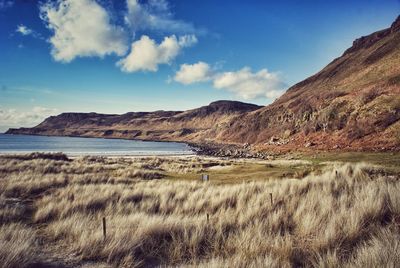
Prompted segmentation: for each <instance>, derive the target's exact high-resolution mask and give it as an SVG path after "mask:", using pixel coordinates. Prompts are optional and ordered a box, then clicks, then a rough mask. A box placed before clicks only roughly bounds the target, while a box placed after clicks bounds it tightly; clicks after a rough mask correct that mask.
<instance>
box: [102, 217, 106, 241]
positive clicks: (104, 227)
mask: <svg viewBox="0 0 400 268" xmlns="http://www.w3.org/2000/svg"><path fill="white" fill-rule="evenodd" d="M106 236H107V229H106V217H103V237H104V240H106Z"/></svg>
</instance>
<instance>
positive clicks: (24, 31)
mask: <svg viewBox="0 0 400 268" xmlns="http://www.w3.org/2000/svg"><path fill="white" fill-rule="evenodd" d="M15 31H16V32H17V33H20V34H22V35H30V34H32V33H33V31H32V30H31V29H29V28H28V27H26V26H25V25H23V24H20V25H18V26H17V29H16V30H15Z"/></svg>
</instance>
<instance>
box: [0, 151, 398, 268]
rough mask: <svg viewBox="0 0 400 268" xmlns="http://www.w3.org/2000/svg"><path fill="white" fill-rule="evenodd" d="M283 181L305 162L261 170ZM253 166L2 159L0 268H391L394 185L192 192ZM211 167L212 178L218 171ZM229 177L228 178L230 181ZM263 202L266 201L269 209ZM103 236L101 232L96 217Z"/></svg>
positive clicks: (349, 182)
mask: <svg viewBox="0 0 400 268" xmlns="http://www.w3.org/2000/svg"><path fill="white" fill-rule="evenodd" d="M258 164H259V165H263V166H264V167H265V168H266V169H268V168H271V169H273V168H274V166H275V165H280V166H281V167H282V166H284V165H286V166H287V170H288V171H290V170H292V169H293V168H295V167H296V166H297V165H305V166H307V165H309V162H307V161H303V162H296V161H295V162H293V163H292V162H290V161H275V162H274V161H272V162H271V161H269V162H267V161H259V162H258ZM247 165H251V163H250V162H246V161H242V160H235V161H233V160H224V159H219V160H215V159H208V158H198V157H196V158H165V157H164V158H159V157H151V158H101V157H83V158H75V159H68V158H67V157H66V156H64V155H62V154H58V155H51V154H50V155H49V154H32V155H26V156H21V155H20V156H1V157H0V167H1V168H0V188H1V189H2V191H1V194H0V263H1V266H2V267H33V266H35V265H42V266H45V265H47V266H46V267H77V266H84V267H155V266H158V265H162V266H167V267H168V266H179V267H294V266H295V267H299V266H300V267H382V266H383V267H395V266H397V264H398V263H399V262H400V242H399V241H400V177H399V175H398V174H397V173H390V172H388V171H384V170H382V169H381V167H379V166H375V165H372V164H362V163H352V164H346V163H326V162H325V163H323V166H321V169H317V170H316V171H311V172H310V173H309V174H308V175H305V177H303V176H299V177H297V178H295V177H290V178H285V177H280V176H279V178H278V177H273V176H271V177H270V178H263V179H257V180H254V181H249V180H245V181H243V180H241V179H240V177H241V176H242V175H241V174H242V173H238V172H234V173H233V174H236V177H237V178H236V180H234V181H233V182H231V183H229V184H226V183H221V182H219V181H217V182H215V181H213V177H212V176H211V181H209V182H200V181H198V180H188V179H179V174H181V175H182V174H190V173H194V174H201V173H203V172H212V171H213V170H218V169H221V170H223V169H224V168H227V169H228V170H229V168H231V166H241V167H243V168H246V167H247ZM216 167H217V168H216ZM233 174H231V175H230V176H234V175H233ZM271 195H272V202H271ZM103 217H105V218H106V222H107V223H106V225H107V233H106V238H105V239H104V237H103V233H102V218H103Z"/></svg>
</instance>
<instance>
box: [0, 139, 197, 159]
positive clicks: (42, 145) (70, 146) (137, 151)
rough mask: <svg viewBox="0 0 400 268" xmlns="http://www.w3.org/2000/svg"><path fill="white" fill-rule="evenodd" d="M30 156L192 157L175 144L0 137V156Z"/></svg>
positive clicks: (185, 148)
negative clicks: (58, 153)
mask: <svg viewBox="0 0 400 268" xmlns="http://www.w3.org/2000/svg"><path fill="white" fill-rule="evenodd" d="M32 152H62V153H65V154H67V155H72V156H73V155H77V156H79V155H103V156H147V155H191V154H195V153H194V151H193V150H192V149H191V147H190V146H189V145H188V144H185V143H179V142H156V141H139V140H122V139H102V138H81V137H54V136H33V135H10V134H0V154H17V153H18V154H20V153H32Z"/></svg>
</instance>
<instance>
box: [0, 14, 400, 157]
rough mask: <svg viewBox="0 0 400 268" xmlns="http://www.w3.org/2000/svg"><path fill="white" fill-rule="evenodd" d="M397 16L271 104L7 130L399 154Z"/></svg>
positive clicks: (50, 121)
mask: <svg viewBox="0 0 400 268" xmlns="http://www.w3.org/2000/svg"><path fill="white" fill-rule="evenodd" d="M399 119H400V16H399V17H398V18H397V20H396V21H395V22H394V23H393V24H392V25H391V27H390V28H388V29H384V30H382V31H378V32H375V33H372V34H370V35H368V36H364V37H361V38H359V39H357V40H355V41H354V43H353V45H352V47H350V48H349V49H347V50H346V51H345V52H344V53H343V55H342V56H341V57H339V58H337V59H335V60H333V61H332V62H331V63H330V64H328V65H327V66H326V67H325V68H323V69H322V70H321V71H320V72H318V73H317V74H315V75H313V76H311V77H309V78H307V79H306V80H304V81H302V82H300V83H298V84H296V85H294V86H293V87H291V88H289V89H288V90H287V92H286V93H285V94H283V95H282V96H281V97H280V98H279V99H277V100H276V101H275V102H273V103H272V104H270V105H268V106H266V107H261V106H257V105H253V104H247V103H241V102H233V101H217V102H213V103H211V104H210V105H208V106H203V107H200V108H198V109H193V110H188V111H183V112H182V111H177V112H173V111H156V112H146V113H145V112H137V113H126V114H123V115H105V114H96V113H64V114H61V115H58V116H52V117H49V118H47V119H46V120H45V121H44V122H43V123H41V124H39V125H38V126H36V127H34V128H20V129H10V130H9V131H8V132H7V133H14V134H35V135H69V136H91V137H108V138H126V139H143V140H168V141H187V142H196V143H204V142H212V143H223V144H241V145H243V144H246V146H245V147H246V148H247V147H248V145H247V144H250V145H252V146H251V148H253V149H255V150H268V151H271V150H272V151H273V150H278V151H288V150H302V149H307V148H308V149H329V150H331V149H338V150H339V149H340V150H343V149H344V150H400V120H399Z"/></svg>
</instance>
